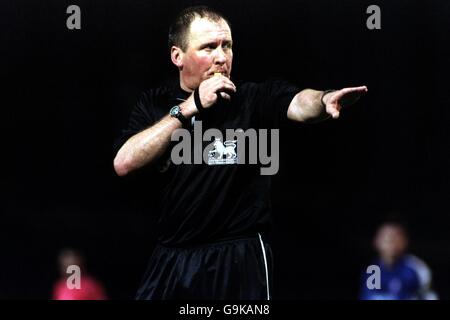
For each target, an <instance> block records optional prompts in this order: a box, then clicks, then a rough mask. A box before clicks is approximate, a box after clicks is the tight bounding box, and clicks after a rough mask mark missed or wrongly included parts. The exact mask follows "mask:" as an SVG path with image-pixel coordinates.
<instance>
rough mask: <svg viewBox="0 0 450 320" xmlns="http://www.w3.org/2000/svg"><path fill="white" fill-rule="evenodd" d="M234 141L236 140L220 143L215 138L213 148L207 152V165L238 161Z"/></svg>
mask: <svg viewBox="0 0 450 320" xmlns="http://www.w3.org/2000/svg"><path fill="white" fill-rule="evenodd" d="M236 142H237V140H227V141H225V142H224V143H222V141H220V139H219V138H216V140H215V141H214V149H213V150H211V151H209V153H208V165H210V166H213V165H219V164H236V163H237V162H238V157H237V153H236Z"/></svg>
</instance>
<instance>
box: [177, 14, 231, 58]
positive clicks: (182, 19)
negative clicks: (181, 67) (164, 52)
mask: <svg viewBox="0 0 450 320" xmlns="http://www.w3.org/2000/svg"><path fill="white" fill-rule="evenodd" d="M196 18H205V19H208V20H211V21H214V22H219V21H220V20H224V21H225V22H226V23H227V24H228V26H230V23H229V21H228V19H226V18H225V17H224V15H223V14H222V13H220V12H218V11H216V10H214V9H211V8H209V7H207V6H193V7H188V8H186V9H184V10H183V11H181V12H180V13H179V14H178V15H177V16H176V18H175V19H174V21H173V22H172V24H171V26H170V28H169V49H170V48H172V46H176V47H179V48H181V50H183V51H186V50H187V48H188V36H189V31H190V26H191V23H192V22H193V21H194V20H195V19H196ZM230 28H231V26H230Z"/></svg>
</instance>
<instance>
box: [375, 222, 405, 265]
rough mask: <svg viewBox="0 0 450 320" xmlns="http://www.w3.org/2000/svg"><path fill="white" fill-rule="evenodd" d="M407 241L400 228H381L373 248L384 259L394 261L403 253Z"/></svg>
mask: <svg viewBox="0 0 450 320" xmlns="http://www.w3.org/2000/svg"><path fill="white" fill-rule="evenodd" d="M407 246H408V239H407V237H406V234H405V232H404V231H403V230H402V228H401V227H399V226H395V225H389V224H387V225H384V226H382V227H381V228H380V229H379V231H378V233H377V236H376V239H375V247H376V249H377V250H378V252H379V254H380V255H381V256H382V257H383V258H386V259H396V258H398V257H399V256H401V255H402V254H404V253H405V251H406V248H407Z"/></svg>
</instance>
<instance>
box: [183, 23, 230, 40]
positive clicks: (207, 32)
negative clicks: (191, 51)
mask: <svg viewBox="0 0 450 320" xmlns="http://www.w3.org/2000/svg"><path fill="white" fill-rule="evenodd" d="M218 40H222V41H223V40H228V41H231V30H230V27H229V26H228V24H227V23H226V22H225V21H224V20H220V21H211V20H209V19H204V18H197V19H195V20H194V21H193V22H192V23H191V26H190V32H189V44H190V45H193V46H195V45H198V44H201V43H205V42H210V41H218Z"/></svg>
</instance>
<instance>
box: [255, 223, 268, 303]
mask: <svg viewBox="0 0 450 320" xmlns="http://www.w3.org/2000/svg"><path fill="white" fill-rule="evenodd" d="M258 236H259V242H261V249H262V253H263V257H264V266H265V268H266V286H267V300H270V291H269V270H268V268H267V258H266V250H265V249H264V243H263V241H262V238H261V235H260V234H259V232H258Z"/></svg>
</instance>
